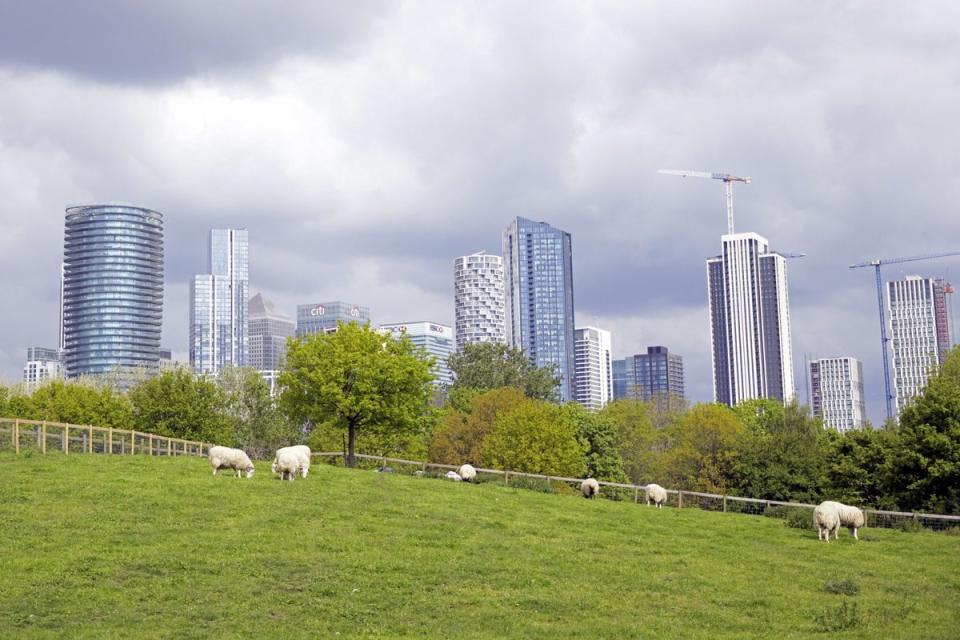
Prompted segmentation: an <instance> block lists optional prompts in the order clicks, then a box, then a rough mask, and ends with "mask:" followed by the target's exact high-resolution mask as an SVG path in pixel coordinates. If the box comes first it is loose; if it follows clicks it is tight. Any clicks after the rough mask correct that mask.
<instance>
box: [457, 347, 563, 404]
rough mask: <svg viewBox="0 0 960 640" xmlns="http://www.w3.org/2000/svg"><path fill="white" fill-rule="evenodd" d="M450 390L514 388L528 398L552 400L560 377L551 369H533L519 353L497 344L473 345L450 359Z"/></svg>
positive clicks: (528, 361)
mask: <svg viewBox="0 0 960 640" xmlns="http://www.w3.org/2000/svg"><path fill="white" fill-rule="evenodd" d="M448 364H449V366H450V370H451V371H452V372H453V374H454V383H453V389H454V390H457V389H475V390H478V391H488V390H490V389H499V388H501V387H516V388H517V389H521V390H522V391H523V392H524V393H525V394H526V395H527V397H529V398H535V399H538V400H555V399H556V396H557V387H558V386H559V385H560V376H559V375H558V374H557V372H556V368H555V367H537V366H536V365H534V364H533V363H531V362H530V359H529V358H528V357H527V356H525V355H524V354H523V352H522V351H520V350H519V349H515V348H513V347H508V346H507V345H505V344H501V343H499V342H477V343H474V344H469V345H467V346H465V347H464V349H463V352H462V353H456V354H454V355H452V356H450V358H449V360H448Z"/></svg>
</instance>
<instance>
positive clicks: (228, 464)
mask: <svg viewBox="0 0 960 640" xmlns="http://www.w3.org/2000/svg"><path fill="white" fill-rule="evenodd" d="M207 458H208V459H209V460H210V466H211V467H213V475H217V471H219V470H220V469H235V470H236V472H237V473H236V476H237V477H238V478H239V477H240V476H241V474H242V473H246V475H247V477H248V478H252V477H253V472H254V468H253V463H252V462H250V457H249V456H248V455H247V454H246V453H244V452H243V451H241V450H240V449H231V448H230V447H210V451H209V452H208V453H207Z"/></svg>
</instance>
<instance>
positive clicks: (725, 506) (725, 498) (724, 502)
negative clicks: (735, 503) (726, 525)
mask: <svg viewBox="0 0 960 640" xmlns="http://www.w3.org/2000/svg"><path fill="white" fill-rule="evenodd" d="M723 512H724V513H726V512H727V496H723Z"/></svg>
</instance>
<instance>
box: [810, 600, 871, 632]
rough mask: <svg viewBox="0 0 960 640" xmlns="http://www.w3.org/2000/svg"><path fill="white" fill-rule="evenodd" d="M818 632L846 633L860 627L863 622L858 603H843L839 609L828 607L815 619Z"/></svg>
mask: <svg viewBox="0 0 960 640" xmlns="http://www.w3.org/2000/svg"><path fill="white" fill-rule="evenodd" d="M814 622H816V624H817V631H822V632H834V631H846V630H847V629H853V628H855V627H858V626H859V625H860V623H861V622H863V617H862V616H861V615H860V610H859V609H858V608H857V603H856V602H850V603H848V602H843V603H841V604H840V605H839V606H837V607H827V608H826V609H824V610H823V613H820V614H817V616H816V617H815V618H814Z"/></svg>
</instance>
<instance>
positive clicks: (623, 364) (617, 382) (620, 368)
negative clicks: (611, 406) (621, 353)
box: [610, 358, 627, 400]
mask: <svg viewBox="0 0 960 640" xmlns="http://www.w3.org/2000/svg"><path fill="white" fill-rule="evenodd" d="M610 369H611V371H612V372H613V399H614V400H621V399H623V398H626V397H627V361H626V359H623V358H621V359H620V360H614V361H613V363H612V364H611V367H610Z"/></svg>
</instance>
